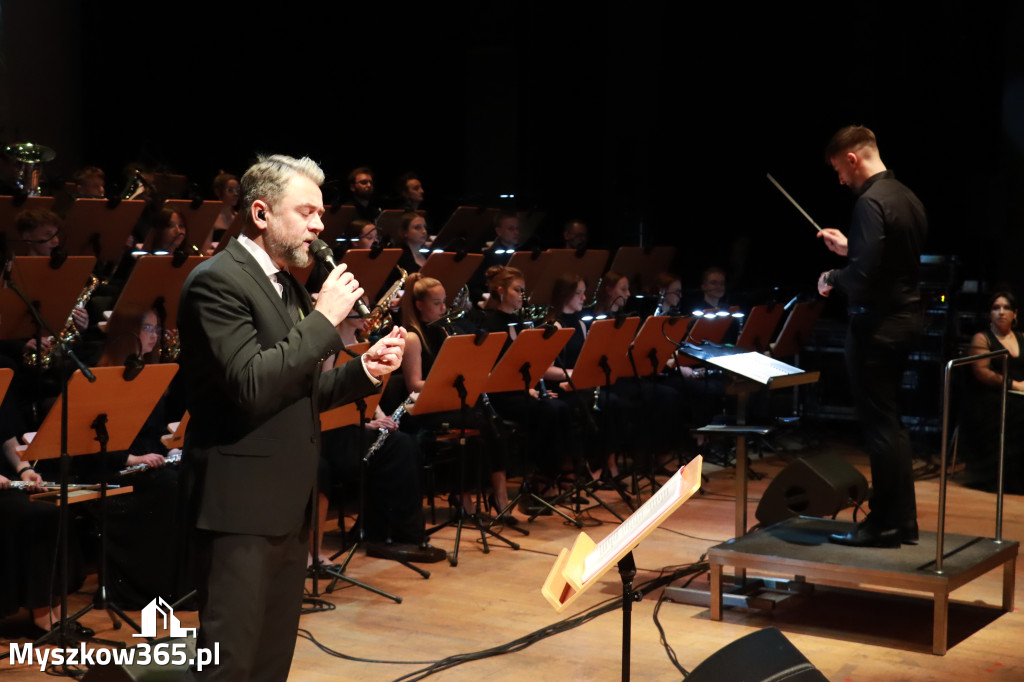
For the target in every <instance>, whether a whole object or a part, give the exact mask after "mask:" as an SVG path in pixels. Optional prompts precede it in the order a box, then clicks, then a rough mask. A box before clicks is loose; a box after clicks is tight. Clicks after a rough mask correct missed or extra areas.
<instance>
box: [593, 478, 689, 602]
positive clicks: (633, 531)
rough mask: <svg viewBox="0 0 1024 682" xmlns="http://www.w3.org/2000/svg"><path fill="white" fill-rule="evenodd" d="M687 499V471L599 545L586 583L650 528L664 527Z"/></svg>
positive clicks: (662, 489)
mask: <svg viewBox="0 0 1024 682" xmlns="http://www.w3.org/2000/svg"><path fill="white" fill-rule="evenodd" d="M683 498H684V491H683V470H682V469H680V470H679V471H677V472H676V473H675V475H674V476H673V477H672V478H670V479H669V480H668V482H667V483H665V485H663V486H662V487H661V488H660V489H659V490H658V492H656V493H654V495H652V496H651V498H650V499H649V500H647V501H646V502H644V504H643V505H642V506H641V507H640V508H639V509H637V510H636V511H635V512H633V515H632V516H630V517H629V518H628V519H626V520H625V521H624V522H622V523H621V524H620V525H619V527H618V528H616V529H615V530H613V531H612V532H611V533H610V534H609V535H608V537H606V538H605V539H604V540H602V541H601V542H599V543H597V546H596V547H594V551H593V552H591V553H590V554H589V555H588V556H587V559H586V563H585V564H584V567H583V582H584V583H586V582H587V581H588V580H590V579H591V578H593V577H594V576H595V575H597V574H598V573H600V572H601V571H602V570H603V569H604V567H605V566H607V564H608V563H609V562H611V561H614V559H615V557H617V556H618V555H619V554H621V553H622V552H623V551H625V550H626V548H628V547H631V546H632V545H634V544H636V543H637V542H638V541H639V540H638V539H639V538H641V537H643V536H644V532H645V531H646V530H647V529H649V528H650V527H652V526H657V525H658V524H660V523H661V522H662V521H663V520H664V519H665V517H666V516H668V515H669V514H671V513H672V511H673V509H674V508H675V507H676V506H678V505H679V504H680V503H681V500H682V499H683Z"/></svg>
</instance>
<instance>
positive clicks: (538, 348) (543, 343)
mask: <svg viewBox="0 0 1024 682" xmlns="http://www.w3.org/2000/svg"><path fill="white" fill-rule="evenodd" d="M572 335H573V330H572V329H555V328H554V327H548V328H545V329H525V330H523V331H521V332H519V334H518V335H517V336H516V339H515V341H513V342H512V345H511V346H509V349H508V350H507V351H505V354H504V355H503V356H502V357H501V359H500V360H499V361H498V364H497V366H495V368H494V369H493V370H491V373H490V375H488V377H487V382H486V383H485V384H484V392H485V393H504V392H507V391H524V392H526V394H527V397H528V398H529V390H530V389H531V388H533V387H534V386H536V385H537V383H538V382H539V381H540V380H541V379H542V378H543V377H544V372H545V370H547V368H548V367H550V366H551V363H553V362H554V361H555V358H556V357H557V356H558V354H559V353H560V352H561V351H562V348H564V347H565V344H566V343H568V342H569V339H570V338H571V337H572ZM531 399H532V398H531ZM542 400H543V398H542ZM526 490H528V489H527V487H526V486H525V485H523V486H520V488H519V492H517V493H516V496H515V497H514V498H513V499H512V500H510V501H509V503H508V505H507V506H506V507H505V508H504V509H502V510H501V511H499V512H498V516H497V518H501V517H502V516H504V515H505V514H507V513H508V512H509V511H511V510H512V509H514V508H515V506H516V504H518V503H519V501H520V500H521V499H522V498H523V497H525V496H527V495H528V496H529V497H531V498H532V499H533V501H534V502H536V503H537V504H538V505H541V506H543V507H546V508H548V509H550V510H551V511H553V512H554V513H556V514H558V515H559V516H561V517H562V518H563V519H565V520H566V521H568V522H569V523H571V524H573V525H575V526H576V527H577V528H582V526H583V524H582V523H581V522H580V521H579V519H578V518H577V519H574V518H571V517H570V516H568V515H567V514H565V513H564V512H563V511H562V510H561V509H558V508H556V507H554V506H552V505H551V504H550V503H549V502H548V501H547V500H545V499H544V498H543V497H541V496H540V495H538V494H536V493H535V492H533V491H528V492H524V491H526ZM536 516H537V515H536V514H534V515H533V516H532V517H531V518H536ZM496 521H497V519H495V520H492V521H491V523H490V525H489V526H488V527H490V526H491V525H494V523H496ZM513 529H514V530H517V531H519V532H520V533H522V534H523V535H529V531H527V530H525V529H521V528H516V527H514V526H513Z"/></svg>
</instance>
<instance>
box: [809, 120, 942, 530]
mask: <svg viewBox="0 0 1024 682" xmlns="http://www.w3.org/2000/svg"><path fill="white" fill-rule="evenodd" d="M825 156H826V158H827V159H828V161H829V163H830V164H831V165H832V168H833V169H834V170H835V171H836V174H837V175H838V176H839V182H840V183H841V184H843V185H846V186H848V187H849V188H850V189H852V190H853V192H854V193H855V194H856V195H857V201H856V203H855V204H854V207H853V216H852V218H851V221H850V229H849V231H848V234H849V237H847V236H846V235H844V234H843V233H842V232H840V231H839V230H835V229H832V228H827V229H824V230H822V231H821V233H820V234H819V235H818V236H819V237H821V238H822V239H824V241H825V245H826V246H827V247H828V248H829V250H831V251H833V252H835V253H837V254H839V255H841V256H848V257H849V263H848V264H847V265H846V267H844V268H842V269H839V270H829V271H828V272H823V273H821V276H820V277H819V278H818V292H819V293H820V294H821V295H822V296H828V295H829V293H830V292H831V291H832V289H833V288H838V289H840V290H842V291H843V292H844V293H845V294H846V296H847V301H848V305H849V317H850V326H849V330H848V331H847V335H846V366H847V370H848V373H849V376H850V388H851V391H852V392H853V398H854V402H855V404H856V406H857V414H858V418H859V419H860V422H861V426H862V429H863V432H864V438H865V441H866V442H865V445H866V448H867V451H868V456H869V457H870V461H871V483H872V487H873V489H874V490H873V493H872V496H871V504H870V507H871V513H870V514H868V516H867V518H866V519H865V520H864V521H863V522H862V523H861V524H859V525H858V526H857V528H856V529H855V530H853V531H851V532H849V533H841V534H835V535H833V536H832V537H831V540H832V542H836V543H839V544H844V545H853V546H863V547H896V546H899V544H900V543H901V542H902V543H914V542H916V541H917V538H918V530H917V505H916V501H915V497H914V479H913V466H912V465H913V462H912V453H911V449H910V438H909V437H908V435H907V432H906V430H905V429H904V428H903V424H902V421H901V418H900V409H899V401H898V395H899V389H900V383H901V380H902V377H903V371H904V368H905V367H906V362H907V355H908V353H909V352H910V349H911V348H912V346H913V344H914V341H915V340H916V338H917V336H918V334H919V333H920V331H921V327H922V316H921V304H920V298H921V297H920V292H919V291H918V263H919V262H920V257H921V248H922V245H923V243H924V240H925V237H926V236H927V232H928V219H927V217H926V216H925V211H924V206H922V204H921V201H920V200H919V199H918V198H917V197H916V196H915V195H914V193H913V192H911V191H910V190H909V189H908V188H907V187H906V186H905V185H903V184H902V183H900V182H899V181H897V180H896V177H895V176H894V175H893V173H892V172H891V171H889V170H886V168H885V165H884V164H883V163H882V159H881V157H880V155H879V153H878V144H877V142H876V140H875V135H874V133H872V132H871V131H870V130H869V129H867V128H865V127H863V126H847V127H846V128H843V129H842V130H840V131H839V132H837V133H836V134H835V135H834V136H833V137H832V140H831V141H830V142H829V144H828V147H827V148H826V150H825Z"/></svg>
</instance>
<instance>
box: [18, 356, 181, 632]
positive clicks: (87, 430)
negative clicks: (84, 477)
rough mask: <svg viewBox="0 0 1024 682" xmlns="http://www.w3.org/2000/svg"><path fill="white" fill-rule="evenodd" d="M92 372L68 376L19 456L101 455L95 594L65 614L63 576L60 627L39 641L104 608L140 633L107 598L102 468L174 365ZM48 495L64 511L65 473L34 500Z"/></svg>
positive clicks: (126, 440) (128, 440) (127, 442)
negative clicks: (132, 373)
mask: <svg viewBox="0 0 1024 682" xmlns="http://www.w3.org/2000/svg"><path fill="white" fill-rule="evenodd" d="M92 371H93V374H95V376H96V380H95V381H94V382H89V381H88V380H87V379H86V378H85V376H84V375H83V374H82V373H81V372H79V371H76V372H75V373H74V374H72V375H71V378H70V379H69V380H68V382H67V385H66V396H65V395H62V396H61V397H59V398H58V399H57V402H56V403H55V404H54V405H53V407H52V408H51V409H50V411H49V412H48V413H47V415H46V417H45V418H44V419H43V423H42V425H41V426H40V427H39V431H38V432H36V435H35V437H34V438H33V439H32V442H31V443H29V444H28V445H27V446H25V448H24V450H23V453H24V454H22V458H23V459H30V460H35V459H55V458H57V457H60V458H61V460H62V464H61V468H62V473H66V467H65V465H66V463H67V459H68V458H70V457H72V456H77V455H93V454H99V455H100V487H99V517H100V523H99V532H100V556H99V566H98V567H97V576H98V581H97V582H98V585H97V588H96V593H95V594H94V596H93V601H92V603H90V604H88V605H86V606H85V607H84V608H83V609H81V610H79V611H78V612H77V613H75V614H74V615H72V616H70V617H68V615H67V581H66V577H65V579H63V580H62V588H61V590H62V594H61V614H62V621H61V628H60V630H59V631H51V632H49V633H47V634H46V635H44V636H43V638H42V639H40V640H39V643H42V642H46V641H49V640H50V639H53V637H55V636H57V633H58V632H59V633H60V637H61V639H62V640H65V641H66V639H65V637H66V631H65V630H66V625H65V624H66V623H67V622H69V621H74V620H77V619H78V618H80V617H81V616H83V615H85V614H86V613H88V612H89V611H91V610H93V609H100V610H103V611H106V612H107V615H108V616H109V617H110V620H111V623H113V625H114V628H115V629H117V628H119V627H120V623H119V621H118V620H117V618H115V616H114V615H112V614H111V611H113V612H114V613H115V614H117V616H118V617H120V619H121V620H122V621H124V622H126V623H128V625H130V626H131V627H132V629H134V630H135V631H136V632H140V633H141V629H140V628H139V626H138V625H137V624H136V623H135V621H133V620H132V619H131V618H130V617H129V616H128V615H127V614H126V613H125V612H124V610H123V609H122V608H121V607H120V606H118V605H117V604H116V603H114V602H113V601H112V600H110V599H109V598H108V597H107V582H106V581H107V575H106V552H107V539H106V537H107V536H106V497H107V495H108V486H107V474H106V472H107V469H108V467H107V461H106V459H107V452H108V451H109V450H111V449H112V450H115V451H118V450H127V449H129V448H130V447H131V444H132V441H134V440H135V437H136V436H137V435H138V434H139V431H140V430H141V429H142V427H143V425H144V424H145V422H146V419H147V418H148V417H149V415H150V414H151V413H152V412H153V408H154V407H155V406H156V404H157V402H158V401H159V400H160V397H161V396H162V395H163V394H164V392H165V391H166V390H167V386H168V385H169V384H170V383H171V379H172V378H174V375H175V373H176V372H177V371H178V366H177V365H173V364H168V365H148V366H146V367H144V368H143V369H142V371H141V372H140V373H139V374H138V375H137V376H136V377H135V378H133V379H131V380H126V379H125V378H124V373H125V368H124V367H97V368H95V369H94V370H92ZM65 428H66V430H65ZM19 450H20V448H19ZM118 491H119V492H130V487H126V488H119V489H118ZM48 495H52V496H54V497H56V499H57V500H59V502H58V503H59V504H60V506H61V507H63V510H62V513H65V514H66V513H67V505H68V503H69V499H68V491H67V476H66V475H62V476H61V491H60V492H59V493H53V494H51V493H42V494H40V495H35V496H33V499H45V497H46V496H48ZM64 522H65V523H64V526H63V528H64V530H65V531H66V530H67V523H66V522H67V519H66V518H65V519H64ZM62 541H63V542H64V543H66V542H67V535H66V534H62ZM62 550H63V552H64V554H63V557H64V561H65V562H66V559H67V546H66V544H64V545H62Z"/></svg>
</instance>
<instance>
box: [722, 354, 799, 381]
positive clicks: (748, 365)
mask: <svg viewBox="0 0 1024 682" xmlns="http://www.w3.org/2000/svg"><path fill="white" fill-rule="evenodd" d="M708 362H709V363H711V364H712V365H717V366H718V367H721V368H722V369H727V370H729V371H730V372H733V373H734V374H742V375H743V376H745V377H747V378H748V379H752V380H753V381H756V382H758V383H759V384H764V385H765V386H767V385H768V384H769V383H771V381H772V380H773V379H778V378H779V377H785V376H789V375H791V374H800V373H801V372H803V370H802V369H800V368H799V367H793V366H792V365H787V364H786V363H784V362H782V361H781V360H776V359H775V358H770V357H768V356H767V355H762V354H761V353H755V352H753V351H751V352H749V353H739V354H737V355H723V356H720V357H717V358H709V359H708Z"/></svg>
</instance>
